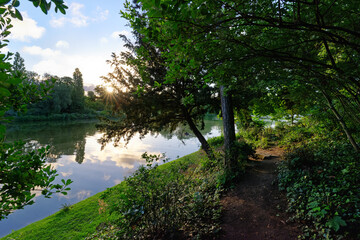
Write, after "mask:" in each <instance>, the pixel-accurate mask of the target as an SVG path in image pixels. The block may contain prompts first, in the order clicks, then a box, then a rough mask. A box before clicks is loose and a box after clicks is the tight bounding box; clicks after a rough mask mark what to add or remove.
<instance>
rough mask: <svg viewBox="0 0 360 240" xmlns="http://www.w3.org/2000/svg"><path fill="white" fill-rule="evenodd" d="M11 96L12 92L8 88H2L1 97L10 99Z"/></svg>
mask: <svg viewBox="0 0 360 240" xmlns="http://www.w3.org/2000/svg"><path fill="white" fill-rule="evenodd" d="M10 95H11V93H10V91H9V90H7V89H6V88H2V87H0V96H5V97H9V96H10Z"/></svg>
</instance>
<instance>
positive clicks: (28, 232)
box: [2, 151, 203, 240]
mask: <svg viewBox="0 0 360 240" xmlns="http://www.w3.org/2000/svg"><path fill="white" fill-rule="evenodd" d="M202 158H203V155H202V153H201V152H200V151H198V152H195V153H192V154H189V155H187V156H184V157H182V158H179V159H177V160H174V161H172V162H168V163H165V164H163V165H160V166H159V167H158V169H159V171H166V170H167V169H169V168H173V167H174V168H179V167H180V166H181V167H183V168H184V167H189V166H192V165H197V164H199V163H200V160H201V159H202ZM123 188H126V183H125V182H122V183H120V184H119V185H117V186H114V187H113V189H116V190H120V191H121V189H123ZM101 195H102V193H98V194H96V195H94V196H92V197H90V198H88V199H85V200H83V201H81V202H79V203H76V204H74V205H72V206H70V207H64V208H63V209H62V210H60V211H58V212H57V213H55V214H53V215H51V216H49V217H47V218H44V219H42V220H40V221H38V222H35V223H32V224H30V225H28V226H26V227H24V228H22V229H20V230H17V231H14V232H13V233H11V234H9V235H8V236H6V237H4V238H2V239H26V240H29V239H36V240H39V239H84V238H85V237H87V236H89V235H90V234H93V233H95V232H96V229H97V227H98V226H99V224H101V223H104V222H109V221H111V220H112V219H113V218H116V215H114V214H112V215H110V213H109V212H108V211H105V212H102V213H101V214H100V213H99V200H100V202H102V198H101ZM108 198H109V199H111V198H116V196H108Z"/></svg>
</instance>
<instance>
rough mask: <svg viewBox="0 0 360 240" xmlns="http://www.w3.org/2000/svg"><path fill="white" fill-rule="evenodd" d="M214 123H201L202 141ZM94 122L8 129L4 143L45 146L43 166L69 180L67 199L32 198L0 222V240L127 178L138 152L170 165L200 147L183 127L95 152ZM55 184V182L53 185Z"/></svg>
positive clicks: (139, 161) (217, 128)
mask: <svg viewBox="0 0 360 240" xmlns="http://www.w3.org/2000/svg"><path fill="white" fill-rule="evenodd" d="M220 126H221V122H220V121H207V122H206V125H205V129H204V131H203V134H204V135H205V136H207V137H210V136H216V135H219V134H220V133H221V129H220ZM100 137H101V133H100V132H97V130H96V127H95V122H85V123H84V122H82V123H81V122H75V123H71V124H65V123H57V124H54V123H41V124H26V125H25V124H22V125H17V126H14V127H9V128H8V132H7V140H8V141H13V140H17V139H26V140H27V144H28V145H29V147H30V148H33V147H38V146H46V145H51V146H52V148H51V155H50V158H49V162H50V163H51V165H52V166H53V167H54V168H56V169H57V170H58V173H59V179H61V178H70V179H72V180H73V181H74V183H72V184H71V191H70V192H69V193H68V195H67V196H64V195H55V196H53V197H52V198H51V199H44V198H43V196H41V195H37V197H36V200H35V204H34V205H31V206H26V207H25V209H23V210H19V211H16V212H14V213H13V214H11V215H10V216H9V218H8V219H5V220H3V221H1V222H0V237H1V236H4V235H6V234H8V233H10V232H11V230H12V229H19V228H22V227H24V226H26V225H28V224H29V223H31V222H34V221H37V220H40V219H42V218H44V217H47V216H49V215H50V214H52V213H54V212H56V211H58V210H59V209H60V207H61V205H62V204H74V203H76V202H78V201H81V200H83V199H85V198H87V197H90V196H92V195H94V194H95V193H98V192H100V191H103V190H105V189H106V188H108V187H112V186H114V185H116V184H118V183H120V182H121V181H122V179H124V177H126V176H129V175H130V174H131V173H132V172H134V171H135V169H136V168H137V167H138V166H139V165H140V164H144V161H143V160H142V159H141V158H140V156H141V155H142V154H143V153H144V152H148V153H151V154H160V153H166V156H167V157H169V158H170V159H176V158H177V156H183V155H186V154H189V153H191V152H194V151H196V150H198V149H199V146H200V144H199V143H198V141H197V139H196V138H194V136H193V135H192V134H191V133H190V130H189V129H187V128H186V127H183V128H179V129H178V130H177V131H176V132H175V133H173V134H169V133H166V132H161V133H159V134H152V135H151V134H149V135H147V136H146V137H145V138H144V139H142V140H140V139H139V138H138V136H135V137H134V138H133V139H132V140H131V141H130V143H129V144H128V145H127V146H126V148H124V147H114V146H113V145H112V144H108V145H107V146H106V147H105V148H104V150H102V151H101V146H100V144H99V143H98V142H97V140H98V139H99V138H100ZM59 179H57V181H59Z"/></svg>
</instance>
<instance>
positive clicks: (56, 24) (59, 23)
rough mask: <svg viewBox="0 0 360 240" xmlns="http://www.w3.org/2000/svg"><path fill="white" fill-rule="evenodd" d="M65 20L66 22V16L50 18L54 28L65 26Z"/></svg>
mask: <svg viewBox="0 0 360 240" xmlns="http://www.w3.org/2000/svg"><path fill="white" fill-rule="evenodd" d="M65 22H66V18H64V17H61V18H54V17H53V18H52V19H51V20H50V25H51V26H52V27H53V28H59V27H63V26H64V25H65Z"/></svg>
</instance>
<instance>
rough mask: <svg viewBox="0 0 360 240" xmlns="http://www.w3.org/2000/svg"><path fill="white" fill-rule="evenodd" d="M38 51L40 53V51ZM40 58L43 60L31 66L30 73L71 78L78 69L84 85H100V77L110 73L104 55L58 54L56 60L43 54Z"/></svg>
mask: <svg viewBox="0 0 360 240" xmlns="http://www.w3.org/2000/svg"><path fill="white" fill-rule="evenodd" d="M43 50H45V49H43ZM39 51H40V52H41V50H39ZM55 52H58V51H55ZM38 55H40V54H38ZM42 56H43V59H42V60H40V61H39V62H38V63H36V64H35V65H33V66H32V69H31V70H32V71H35V72H37V73H38V74H40V75H42V74H44V73H50V74H54V75H57V76H72V74H73V72H74V70H75V68H79V69H80V71H81V73H82V74H83V79H84V85H89V84H94V85H99V84H101V80H100V76H103V75H106V74H107V73H108V72H109V71H110V68H109V66H108V64H106V61H105V60H106V59H108V57H107V56H106V54H104V56H99V55H95V56H87V55H66V54H62V53H60V54H59V55H57V56H56V58H55V57H51V56H45V54H42Z"/></svg>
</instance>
